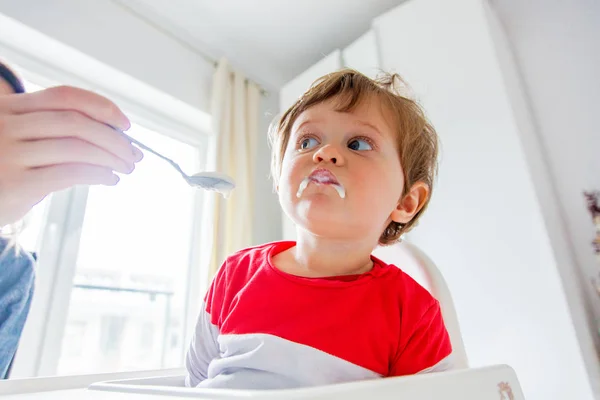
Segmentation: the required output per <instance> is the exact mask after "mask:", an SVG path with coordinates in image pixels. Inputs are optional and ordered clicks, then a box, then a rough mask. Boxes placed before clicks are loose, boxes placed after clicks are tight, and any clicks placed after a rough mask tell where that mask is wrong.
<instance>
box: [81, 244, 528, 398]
mask: <svg viewBox="0 0 600 400" xmlns="http://www.w3.org/2000/svg"><path fill="white" fill-rule="evenodd" d="M375 255H376V256H378V257H380V258H381V259H383V260H384V261H385V262H388V263H391V264H395V265H399V266H402V269H403V270H405V271H406V272H407V273H409V274H410V275H412V276H413V278H414V279H415V280H417V281H419V282H420V283H421V284H422V285H423V286H425V287H426V288H427V289H428V290H429V291H430V293H431V294H432V295H433V296H434V297H435V298H436V299H438V301H439V302H440V306H441V310H442V315H443V317H444V322H445V324H446V328H447V329H448V332H449V334H450V340H451V342H452V347H453V357H454V360H453V364H454V368H453V370H452V371H447V372H439V373H430V374H420V375H412V376H405V377H396V378H386V379H374V380H368V381H361V382H352V383H344V384H334V385H327V386H320V387H310V388H302V389H286V390H228V389H196V388H184V387H182V386H183V380H184V377H183V376H180V375H179V376H170V377H161V378H147V379H130V380H121V381H109V382H101V383H97V384H93V385H91V386H90V389H91V390H101V391H109V392H128V393H145V394H154V395H164V396H167V397H168V398H170V399H175V398H179V397H195V398H200V399H268V400H279V399H282V400H283V399H286V400H291V399H334V400H335V399H364V398H367V397H368V398H376V399H399V398H402V399H410V400H434V399H444V400H452V399H461V400H523V399H524V397H523V393H522V391H521V387H520V384H519V381H518V379H517V377H516V375H515V373H514V371H513V370H512V369H511V368H510V367H508V366H505V365H498V366H491V367H485V368H474V369H469V368H468V363H467V355H466V352H465V348H464V344H463V340H462V336H461V333H460V326H459V324H458V318H457V315H456V310H455V308H454V303H453V301H452V296H451V295H450V290H449V289H448V286H447V285H446V282H445V280H444V278H443V277H442V274H441V273H440V271H439V269H438V268H437V267H436V265H435V264H434V263H433V261H432V260H431V259H430V258H429V257H428V256H427V255H426V254H425V253H424V252H423V251H421V250H420V249H419V248H418V247H417V246H415V245H414V244H411V243H408V242H406V241H403V242H402V243H399V244H396V245H393V246H389V247H386V248H381V249H379V250H378V251H376V252H375ZM405 266H407V268H405ZM411 272H412V273H411ZM415 275H417V276H415Z"/></svg>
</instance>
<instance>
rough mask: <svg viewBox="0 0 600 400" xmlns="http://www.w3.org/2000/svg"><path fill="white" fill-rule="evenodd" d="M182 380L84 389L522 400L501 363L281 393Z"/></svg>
mask: <svg viewBox="0 0 600 400" xmlns="http://www.w3.org/2000/svg"><path fill="white" fill-rule="evenodd" d="M183 382H184V377H183V376H165V377H158V378H145V379H126V380H116V381H107V382H100V383H95V384H93V385H91V386H90V388H89V389H90V390H100V391H111V392H121V393H140V394H152V395H163V396H169V397H170V398H173V397H182V398H183V397H194V398H197V399H211V400H235V399H265V400H280V399H281V400H283V399H285V400H295V399H328V400H336V399H340V400H341V399H345V400H353V399H356V400H358V399H360V400H364V399H394V400H397V399H407V400H408V399H410V400H435V399H440V400H442V399H443V400H452V399H460V400H524V397H523V393H522V391H521V386H520V385H519V381H518V379H517V376H516V375H515V372H514V371H513V369H512V368H510V367H509V366H506V365H497V366H492V367H485V368H472V369H463V370H455V371H449V372H440V373H431V374H422V375H412V376H405V377H397V378H386V379H374V380H368V381H361V382H351V383H343V384H335V385H327V386H317V387H310V388H301V389H284V390H234V389H199V388H186V387H183ZM157 400H158V399H157Z"/></svg>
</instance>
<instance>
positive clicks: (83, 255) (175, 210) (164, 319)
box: [57, 125, 198, 375]
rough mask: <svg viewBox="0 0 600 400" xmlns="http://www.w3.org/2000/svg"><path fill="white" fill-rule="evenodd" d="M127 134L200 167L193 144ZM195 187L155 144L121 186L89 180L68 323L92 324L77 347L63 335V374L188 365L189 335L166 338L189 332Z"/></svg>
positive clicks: (140, 132)
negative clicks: (82, 349)
mask: <svg viewBox="0 0 600 400" xmlns="http://www.w3.org/2000/svg"><path fill="white" fill-rule="evenodd" d="M129 134H130V135H131V136H133V137H135V138H136V139H139V140H140V141H143V142H144V143H146V144H147V145H149V146H150V147H152V148H155V149H159V150H160V151H161V152H163V153H164V154H166V155H168V156H171V157H172V158H173V159H175V160H177V162H178V163H180V165H181V167H182V168H183V169H184V170H188V171H195V170H198V165H197V164H198V163H197V161H198V154H197V153H198V152H197V150H196V149H194V148H193V147H192V146H189V145H186V144H184V143H181V142H178V141H176V140H173V139H170V138H168V137H165V136H162V135H160V134H158V133H155V132H152V131H150V130H148V129H144V128H143V127H141V126H138V125H134V126H133V127H132V129H131V130H130V131H129ZM194 194H195V190H194V189H193V188H191V187H190V186H189V185H188V184H187V183H186V182H185V181H184V180H183V179H181V176H180V175H179V174H178V173H177V171H175V170H174V169H173V168H171V167H170V166H169V165H168V164H167V163H165V162H164V161H163V160H161V159H160V158H158V157H156V156H154V155H152V154H150V153H146V154H145V159H144V160H143V161H142V162H141V163H139V164H138V166H137V168H136V171H135V173H133V174H131V175H126V176H122V177H121V182H119V184H118V185H117V186H115V187H106V186H94V187H90V189H89V193H88V197H87V203H86V209H85V217H84V220H83V227H82V231H81V238H80V244H79V252H78V255H77V261H76V263H77V267H76V270H75V275H74V280H73V289H72V293H71V301H70V302H69V311H68V317H67V323H66V327H67V328H66V329H67V330H68V329H70V325H77V324H81V323H82V322H83V323H85V324H86V325H87V326H88V328H87V329H86V331H85V332H84V333H83V335H84V337H83V339H82V340H83V341H84V342H85V343H86V344H87V346H88V350H87V352H86V353H85V354H80V355H77V356H73V355H72V353H71V352H70V349H69V346H70V344H69V342H67V341H66V338H67V336H64V338H65V340H64V341H63V345H62V348H61V353H60V358H59V362H58V369H57V373H58V374H61V375H62V374H69V373H74V372H90V373H96V372H108V371H122V370H128V369H144V368H149V369H159V368H168V367H178V366H180V365H183V364H182V362H183V360H182V359H181V356H182V354H183V351H182V349H183V347H184V346H185V345H186V344H184V343H181V342H178V343H176V345H175V346H174V347H173V346H171V345H170V340H169V338H170V337H171V335H173V334H177V336H178V337H182V336H183V332H181V330H182V329H183V323H182V320H183V318H184V310H185V299H186V295H187V293H186V281H187V279H188V276H187V275H188V269H189V268H188V267H189V262H190V261H189V260H190V245H191V237H192V228H193V222H194ZM140 339H143V340H140ZM152 355H154V356H152Z"/></svg>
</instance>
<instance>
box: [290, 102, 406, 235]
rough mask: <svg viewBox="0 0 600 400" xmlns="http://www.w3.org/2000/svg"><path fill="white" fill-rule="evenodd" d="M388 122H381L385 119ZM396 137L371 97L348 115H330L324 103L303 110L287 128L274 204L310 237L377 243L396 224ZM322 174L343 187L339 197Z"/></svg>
mask: <svg viewBox="0 0 600 400" xmlns="http://www.w3.org/2000/svg"><path fill="white" fill-rule="evenodd" d="M387 120H389V118H387ZM396 143H397V140H396V132H395V131H394V129H393V127H392V126H391V125H390V124H389V123H388V122H387V121H386V118H385V115H384V111H383V109H382V107H381V106H380V104H379V103H378V102H377V100H376V99H369V100H368V101H363V102H362V103H361V104H360V105H359V106H357V107H356V108H355V109H354V110H353V111H351V112H338V111H335V108H334V103H333V102H332V101H327V102H323V103H320V104H317V105H315V106H313V107H311V108H309V109H308V110H306V111H304V112H303V113H302V114H301V115H300V116H299V117H298V119H297V120H296V121H295V123H294V125H293V126H292V131H291V136H290V140H289V142H288V146H287V149H286V151H285V155H284V158H283V162H282V168H281V176H280V179H279V200H280V202H281V205H282V207H283V209H284V211H285V212H286V214H287V215H288V216H290V218H291V219H292V220H293V221H294V222H295V223H296V225H298V226H300V227H301V228H304V229H306V230H308V231H309V232H311V233H312V234H314V235H317V236H321V237H327V238H331V239H341V240H349V239H357V238H363V239H366V240H371V241H373V245H376V244H377V240H378V239H379V237H380V235H381V234H382V233H383V231H384V229H385V228H386V227H387V225H388V224H389V223H390V222H391V221H392V220H394V221H396V222H406V221H398V220H397V218H396V217H397V208H398V203H399V200H400V198H401V196H402V188H403V186H404V177H403V171H402V166H401V165H400V157H399V155H398V150H397V144H396ZM321 168H324V169H326V170H328V171H330V172H331V173H333V175H334V176H335V179H336V180H337V181H338V182H339V183H340V184H341V186H343V188H344V189H345V198H342V197H341V196H340V193H338V191H337V190H336V188H335V185H332V184H328V183H330V180H329V179H327V174H324V175H323V174H322V175H318V174H317V176H316V178H317V179H312V180H310V179H309V180H308V185H307V186H306V188H305V189H304V191H303V192H302V194H301V195H300V197H298V196H297V193H298V189H299V187H300V185H301V183H302V181H303V180H305V178H307V177H309V176H311V174H312V173H313V172H314V171H315V170H317V169H321Z"/></svg>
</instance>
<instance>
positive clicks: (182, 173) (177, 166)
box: [121, 131, 190, 183]
mask: <svg viewBox="0 0 600 400" xmlns="http://www.w3.org/2000/svg"><path fill="white" fill-rule="evenodd" d="M121 134H122V135H123V136H125V137H126V138H127V140H130V141H131V142H132V143H135V144H136V145H138V146H140V147H141V148H142V149H144V150H146V151H149V152H150V153H152V154H154V155H156V156H158V157H160V158H162V159H163V160H165V161H166V162H168V163H169V164H171V165H172V166H173V168H175V169H176V170H177V171H179V173H180V174H181V176H183V178H184V179H185V180H186V181H188V183H189V179H190V177H189V176H188V175H187V174H186V173H185V172H183V170H182V169H181V167H180V166H179V164H177V163H176V162H175V161H173V160H171V159H170V158H167V157H165V156H163V155H162V154H160V153H159V152H158V151H155V150H152V149H151V148H150V147H148V146H146V145H145V144H144V143H142V142H140V141H139V140H136V139H134V138H132V137H131V136H129V135H128V134H126V133H125V132H123V131H121Z"/></svg>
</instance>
